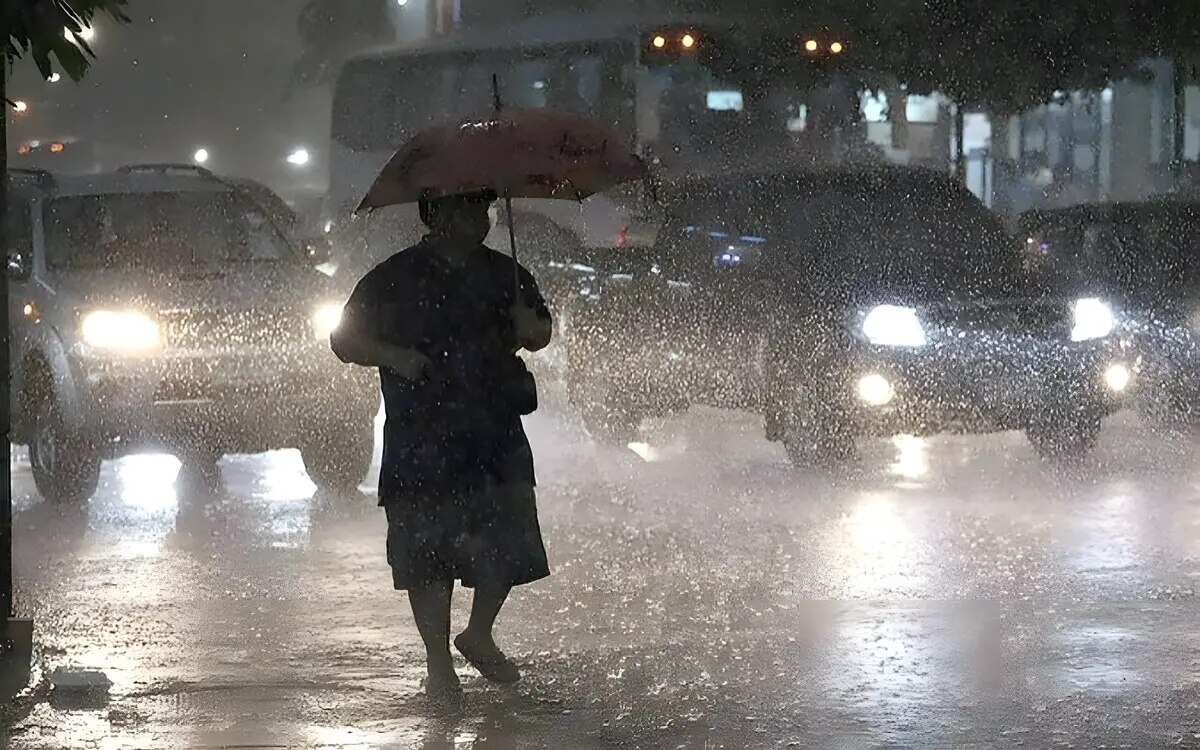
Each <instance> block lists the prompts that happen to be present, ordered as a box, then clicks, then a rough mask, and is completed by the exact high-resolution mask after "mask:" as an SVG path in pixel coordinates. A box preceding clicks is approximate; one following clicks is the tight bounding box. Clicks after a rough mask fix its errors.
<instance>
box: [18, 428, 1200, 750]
mask: <svg viewBox="0 0 1200 750" xmlns="http://www.w3.org/2000/svg"><path fill="white" fill-rule="evenodd" d="M530 434H531V438H532V440H533V442H534V448H535V451H536V454H537V457H538V462H539V474H540V480H541V488H540V506H541V512H542V519H543V528H544V531H545V536H546V540H547V544H548V547H549V549H550V552H551V555H552V563H553V565H554V569H555V575H554V576H553V577H552V578H551V579H549V580H547V581H544V582H541V583H538V584H536V585H534V586H530V587H526V588H524V589H522V590H520V591H518V592H517V593H516V594H515V595H514V598H513V600H512V601H511V604H510V606H509V607H508V609H507V610H506V611H505V614H504V615H503V617H502V632H501V633H500V639H501V643H502V644H503V645H506V646H507V647H508V648H509V650H510V652H511V653H512V654H513V655H514V656H516V657H517V658H518V659H519V660H520V661H522V662H524V663H525V664H526V665H527V679H526V680H525V682H523V683H522V684H521V685H520V686H518V687H516V688H513V689H496V688H492V687H490V686H487V685H485V684H483V683H482V682H481V681H479V679H478V678H477V677H475V676H474V674H473V672H471V670H470V669H469V668H467V667H465V666H464V667H463V668H462V674H463V675H464V677H465V678H466V680H467V690H468V697H469V709H468V712H467V714H466V715H465V716H463V717H460V718H457V719H445V718H438V717H434V716H430V715H428V714H427V713H426V712H425V709H424V707H423V704H422V703H421V701H420V700H419V699H418V698H417V697H416V695H417V691H418V685H419V680H420V678H421V669H420V665H421V663H422V660H421V657H420V653H421V652H420V646H419V642H418V640H417V638H416V634H415V632H414V630H413V628H412V626H411V624H410V622H409V620H408V614H407V604H406V602H405V601H404V599H403V597H402V596H401V595H400V594H397V593H395V592H392V591H390V586H389V584H390V580H389V575H388V571H387V569H386V566H385V565H384V562H383V554H382V549H383V520H382V514H381V512H380V511H379V510H378V509H377V508H375V507H374V497H373V493H372V492H369V491H367V490H364V492H363V493H362V495H361V496H358V497H351V498H327V497H314V496H313V492H314V490H313V487H312V485H311V484H310V483H309V482H308V480H307V479H306V477H305V475H304V473H303V469H302V467H301V464H300V460H299V457H298V455H296V454H294V453H288V452H284V453H278V454H271V455H267V456H258V457H237V458H233V459H227V460H226V461H225V462H224V464H223V466H222V469H223V475H224V476H223V488H222V489H220V490H216V491H205V490H202V489H195V488H189V487H188V485H187V483H186V482H177V477H176V474H177V472H178V463H177V462H176V461H175V459H173V458H171V457H167V456H143V457H136V458H130V459H126V460H124V461H120V462H117V463H113V464H107V465H106V467H105V472H104V479H103V484H104V486H103V490H102V494H101V495H100V496H99V497H97V498H96V499H95V500H93V501H92V502H91V503H90V505H88V506H87V507H85V508H81V509H76V510H72V509H65V508H60V507H54V506H51V505H49V504H47V503H45V502H43V501H42V500H41V499H40V498H38V497H37V495H36V494H35V493H34V491H33V488H32V482H31V480H30V477H29V474H28V468H27V467H24V466H21V465H19V464H18V465H17V466H16V467H15V471H16V476H17V478H16V487H17V496H18V507H17V517H16V537H17V558H18V559H17V576H18V581H19V585H20V595H19V596H20V599H19V602H20V604H19V608H20V611H21V613H22V614H28V615H32V616H33V617H34V618H36V622H37V629H38V630H37V638H38V641H39V643H40V644H41V646H42V649H43V653H42V662H43V663H44V664H45V665H46V667H47V668H49V669H52V668H54V667H56V666H61V665H73V666H77V667H86V668H93V669H100V670H103V671H104V672H105V673H106V674H107V675H108V677H109V678H110V679H111V680H112V681H113V687H112V690H111V692H110V695H109V697H108V699H107V700H101V701H95V702H91V703H84V704H74V703H71V702H64V701H62V700H50V701H45V702H42V703H39V704H38V705H37V706H36V707H35V708H34V709H33V710H32V712H31V713H30V714H29V715H28V716H26V717H25V718H23V719H22V720H21V721H20V722H19V723H17V724H16V726H14V727H12V728H11V734H10V739H9V744H10V746H12V747H16V748H29V749H30V750H33V749H39V750H40V749H41V748H46V749H50V748H65V747H89V748H91V747H94V748H110V747H111V748H118V747H119V748H127V747H138V748H185V747H204V748H215V747H247V746H253V747H304V748H309V747H320V748H376V747H389V748H391V747H395V748H408V747H416V748H471V747H501V748H504V747H543V746H545V747H555V748H591V747H630V748H635V747H636V748H646V747H687V748H693V747H694V748H709V747H730V748H739V747H748V746H755V747H758V746H762V747H831V748H858V747H875V746H908V747H938V746H951V745H952V746H956V747H971V746H976V747H984V746H989V747H990V746H1013V747H1016V746H1027V747H1042V746H1063V747H1066V746H1075V747H1096V746H1101V745H1107V746H1112V747H1116V746H1130V747H1145V746H1163V745H1182V746H1185V747H1186V746H1194V747H1200V648H1198V646H1200V633H1198V632H1197V627H1196V624H1197V622H1200V618H1198V617H1197V615H1198V614H1200V612H1198V611H1197V603H1196V597H1195V589H1196V586H1197V579H1198V575H1200V489H1198V481H1200V449H1198V448H1197V446H1196V445H1195V444H1193V442H1192V440H1191V439H1190V438H1180V437H1174V438H1160V437H1159V436H1157V435H1155V434H1153V433H1151V432H1150V431H1148V430H1147V429H1145V428H1143V427H1141V426H1140V425H1138V424H1137V423H1136V422H1135V421H1133V420H1131V419H1126V418H1118V419H1117V421H1116V422H1115V423H1112V424H1110V425H1109V428H1108V429H1107V431H1106V434H1105V438H1104V441H1103V444H1102V446H1101V450H1100V453H1099V455H1098V456H1097V457H1096V459H1095V460H1094V461H1092V462H1090V463H1089V464H1087V465H1086V466H1083V467H1080V468H1076V469H1072V470H1069V471H1068V470H1061V469H1060V470H1053V469H1050V468H1047V467H1046V466H1045V465H1043V464H1041V463H1040V462H1039V461H1038V460H1037V459H1036V458H1035V457H1034V456H1033V455H1032V453H1031V451H1030V450H1029V448H1028V447H1027V446H1026V444H1025V443H1024V441H1023V439H1022V438H1021V437H1020V436H1019V435H1015V434H1011V435H1000V436H995V437H989V438H957V437H955V438H939V439H935V440H929V441H922V440H917V439H900V440H897V441H894V442H887V441H881V442H878V443H875V444H872V445H870V446H869V447H868V448H867V449H866V450H865V456H864V459H863V468H862V469H861V470H860V471H857V472H856V473H855V474H854V475H852V476H842V477H829V476H823V475H820V474H811V473H803V472H798V471H796V470H793V469H791V468H790V467H789V466H788V465H787V462H786V459H785V457H784V455H783V452H782V450H781V449H778V448H776V447H775V446H771V445H769V444H767V443H765V442H764V441H763V440H762V439H761V437H760V436H759V435H760V428H759V426H758V425H757V424H756V423H755V422H754V421H753V420H751V419H749V418H745V417H742V416H739V415H735V414H728V413H721V412H713V411H697V412H693V413H691V414H689V415H687V416H685V417H682V418H680V419H676V420H672V421H670V422H668V423H666V424H665V425H660V426H658V427H656V428H655V429H654V430H653V431H652V432H651V435H650V437H649V438H648V440H647V444H645V445H637V446H634V448H635V449H636V450H616V449H611V448H597V447H596V446H594V445H592V444H591V443H590V441H588V440H587V439H586V438H585V437H583V436H582V434H581V433H580V432H579V431H578V430H577V429H575V428H574V427H572V426H571V425H570V424H569V422H568V421H567V420H565V419H562V418H560V417H558V416H556V415H554V414H542V415H539V416H537V417H535V418H534V419H532V420H531V421H530ZM466 603H467V600H466V598H465V597H460V598H459V599H458V600H457V602H456V617H457V618H458V619H459V620H460V621H461V620H462V619H463V618H464V615H465V606H466Z"/></svg>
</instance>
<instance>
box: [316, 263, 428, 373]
mask: <svg viewBox="0 0 1200 750" xmlns="http://www.w3.org/2000/svg"><path fill="white" fill-rule="evenodd" d="M384 287H385V284H384V281H383V278H382V273H381V272H380V271H379V269H376V270H374V271H371V272H370V273H368V274H367V275H366V276H364V277H363V279H362V281H360V282H358V286H357V287H355V289H354V293H353V294H351V295H350V300H349V301H348V302H347V303H346V307H345V309H344V310H343V312H342V320H341V322H340V323H339V324H338V327H337V328H335V329H334V331H333V333H332V334H330V336H329V346H330V348H331V349H333V353H334V354H335V355H337V358H338V359H340V360H341V361H343V362H345V363H346V364H353V365H360V366H362V367H378V368H384V369H388V370H391V371H392V372H395V373H396V374H397V375H399V376H401V377H403V378H407V379H409V380H417V379H419V378H421V377H422V376H423V375H424V374H425V369H426V368H427V367H428V366H429V364H430V360H429V358H428V357H426V356H425V355H424V354H422V353H421V352H419V351H417V350H416V349H412V348H409V347H405V346H399V345H397V344H393V343H391V342H388V341H386V340H384V338H383V337H382V336H381V335H380V333H379V332H380V330H381V329H382V328H383V327H384V326H386V325H389V324H390V321H388V320H387V319H386V317H385V316H384V315H383V314H382V309H383V305H382V304H381V302H382V298H383V296H384V294H383V292H385V291H386V290H385V288H384Z"/></svg>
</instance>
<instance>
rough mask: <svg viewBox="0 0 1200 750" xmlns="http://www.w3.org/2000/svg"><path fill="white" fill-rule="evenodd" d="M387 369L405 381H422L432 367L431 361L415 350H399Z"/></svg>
mask: <svg viewBox="0 0 1200 750" xmlns="http://www.w3.org/2000/svg"><path fill="white" fill-rule="evenodd" d="M391 359H392V363H391V365H389V366H388V369H389V370H391V371H392V372H394V373H396V375H398V376H400V377H402V378H404V379H405V380H412V381H417V380H423V379H424V378H425V376H426V374H427V373H428V372H429V368H430V367H431V366H432V365H433V360H431V359H430V358H429V357H426V356H425V355H424V354H422V353H421V352H419V351H417V350H415V349H399V350H397V351H396V354H395V356H393V357H392V358H391Z"/></svg>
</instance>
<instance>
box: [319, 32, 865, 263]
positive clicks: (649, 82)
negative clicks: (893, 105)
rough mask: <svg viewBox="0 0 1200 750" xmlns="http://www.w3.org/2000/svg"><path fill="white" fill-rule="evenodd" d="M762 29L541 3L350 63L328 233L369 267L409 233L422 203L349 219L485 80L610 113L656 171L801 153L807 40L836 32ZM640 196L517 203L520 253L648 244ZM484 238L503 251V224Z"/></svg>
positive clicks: (489, 90) (474, 107)
mask: <svg viewBox="0 0 1200 750" xmlns="http://www.w3.org/2000/svg"><path fill="white" fill-rule="evenodd" d="M765 28H773V27H770V26H756V27H755V28H745V27H741V28H739V27H738V26H737V25H735V24H732V23H727V22H725V21H723V20H722V19H720V18H717V17H712V16H705V17H687V18H682V17H674V18H665V19H661V18H659V19H646V18H634V17H630V16H619V15H599V14H579V13H570V14H558V15H555V14H548V15H543V16H537V17H533V18H530V19H528V20H525V21H523V22H519V23H515V24H512V25H509V26H505V27H498V28H488V29H472V30H466V31H463V32H461V33H459V34H458V35H456V36H453V37H449V38H445V39H441V40H438V41H435V42H431V43H428V44H425V45H422V46H416V47H413V46H409V47H405V48H402V49H388V50H382V51H376V52H370V53H367V54H364V55H361V56H359V57H356V58H352V59H350V60H348V61H347V62H346V63H345V64H344V66H343V68H342V70H341V72H340V75H339V77H338V79H337V82H336V85H335V90H334V95H333V107H332V121H331V136H332V143H331V147H330V189H329V194H328V196H327V201H326V208H325V211H326V216H325V226H326V228H327V229H331V228H337V229H340V230H344V231H336V230H335V244H336V245H339V246H341V247H343V248H344V249H345V251H347V252H350V250H349V248H350V247H351V246H353V247H356V248H357V249H358V251H359V252H366V254H367V256H368V258H369V259H370V260H372V261H374V262H377V261H378V260H379V259H381V257H383V256H384V255H386V253H387V252H390V251H392V250H394V249H395V248H397V247H404V246H405V245H406V244H407V243H409V242H411V241H413V240H415V239H416V238H417V237H418V236H419V234H420V227H419V225H418V223H417V220H416V211H415V210H412V209H407V210H406V209H400V210H396V209H384V210H382V211H377V212H373V213H372V215H370V216H368V217H360V218H359V219H357V220H354V221H349V217H350V216H351V215H352V213H353V211H354V209H355V207H356V206H357V205H358V203H359V201H360V200H361V199H362V197H363V195H365V194H366V192H367V190H368V188H369V187H370V185H371V182H372V181H373V179H374V178H375V176H376V175H377V174H378V173H379V171H380V170H381V169H382V167H383V165H384V164H385V163H386V162H387V160H388V159H389V157H390V156H391V155H392V153H393V152H394V150H395V149H396V148H397V147H398V146H399V145H400V144H402V143H403V142H404V141H405V140H406V139H407V138H409V137H411V135H412V134H413V133H415V132H417V131H419V130H421V129H422V128H425V127H428V126H430V125H433V124H435V123H438V122H443V121H447V120H455V119H459V118H463V117H468V116H471V115H478V114H480V113H484V112H487V111H488V110H489V109H490V108H491V107H492V106H493V84H492V80H493V76H497V77H498V79H499V84H500V94H501V98H502V100H503V102H504V105H505V106H512V107H522V108H551V109H557V110H561V111H567V112H576V113H581V114H586V115H588V116H590V117H592V118H594V119H597V120H599V121H601V122H603V123H604V124H605V125H606V126H607V127H609V128H610V129H611V130H612V132H613V133H615V134H617V136H618V137H620V138H622V139H623V140H625V141H626V142H628V143H629V144H630V145H631V146H632V147H633V148H634V149H636V152H637V153H639V154H640V155H642V156H643V157H644V158H645V159H646V160H647V162H648V163H649V164H650V166H651V170H652V172H653V173H654V174H655V176H656V178H657V179H661V180H670V179H672V178H673V177H676V176H684V175H693V174H696V173H698V172H699V173H705V172H710V171H713V170H721V169H728V168H732V167H737V166H741V167H747V166H750V167H752V166H754V165H763V164H775V165H779V164H780V163H781V160H787V159H789V158H794V157H795V149H794V148H793V146H794V144H793V142H792V141H791V140H790V138H789V136H790V135H791V133H790V130H789V124H790V123H793V122H794V121H795V119H796V117H797V115H798V113H799V112H800V111H801V110H802V109H803V92H804V91H805V89H806V88H808V87H809V86H810V85H811V81H812V79H813V76H814V71H815V69H816V66H814V65H812V62H813V58H814V55H813V52H814V50H815V49H816V48H817V47H819V49H820V50H828V49H830V48H831V47H832V49H833V50H834V51H836V52H838V53H840V52H841V51H842V48H843V42H841V41H835V42H830V41H829V40H828V39H822V38H820V35H813V36H809V37H806V36H805V35H803V34H802V33H790V32H788V31H785V30H779V29H774V30H773V31H771V32H767V31H764V29H765ZM784 163H786V161H785V162H784ZM646 192H647V191H645V190H643V189H642V188H641V186H636V185H635V186H629V187H627V188H625V189H617V190H614V191H611V192H609V193H605V194H602V195H599V196H594V197H592V198H590V199H588V200H586V201H584V202H583V203H582V204H574V203H571V202H567V201H535V200H521V201H516V202H515V205H514V214H515V215H516V216H515V217H514V218H515V220H516V224H515V226H516V228H517V229H518V239H519V243H520V244H521V246H522V248H523V249H526V248H527V249H526V252H527V253H528V254H527V255H526V256H525V258H526V259H528V260H531V261H532V263H533V264H534V265H537V264H538V262H539V261H541V260H545V255H546V253H549V252H552V251H554V250H555V249H559V248H564V247H565V248H581V249H584V250H596V249H604V248H613V247H619V246H625V245H645V244H649V243H650V242H651V241H652V240H653V233H654V231H655V229H656V226H655V222H654V220H653V218H652V215H651V213H650V211H649V210H648V208H647V205H646V204H647V201H646ZM503 220H504V219H502V221H503ZM492 240H494V243H493V242H492ZM489 242H490V243H491V244H493V246H494V247H497V248H504V247H507V244H508V243H507V236H506V232H505V231H497V232H495V233H494V237H493V238H491V239H490V240H489Z"/></svg>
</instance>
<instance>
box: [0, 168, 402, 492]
mask: <svg viewBox="0 0 1200 750" xmlns="http://www.w3.org/2000/svg"><path fill="white" fill-rule="evenodd" d="M10 177H11V182H10V188H9V207H8V210H9V214H8V216H9V220H8V221H9V226H8V227H6V232H5V235H4V236H5V238H6V239H7V241H8V245H9V246H8V248H7V251H8V274H9V281H10V295H11V310H10V315H11V316H12V322H13V326H12V331H13V341H12V348H11V352H12V357H11V363H12V394H13V399H12V411H13V429H14V435H15V439H16V442H18V443H23V444H28V445H29V452H30V463H31V464H32V468H33V476H34V480H35V482H36V484H37V487H38V490H39V491H40V492H41V493H42V495H43V496H45V497H47V498H49V499H52V500H62V501H78V500H82V499H86V498H87V497H89V496H90V495H92V494H93V492H94V491H95V488H96V485H97V481H98V479H97V478H98V472H99V467H100V462H101V460H102V459H105V458H113V457H117V456H121V455H124V454H128V453H132V452H135V451H138V450H141V449H144V448H145V447H146V446H148V445H164V446H165V447H168V448H170V449H174V450H176V451H178V452H179V454H180V456H181V457H182V458H183V460H184V462H185V465H186V466H189V467H194V468H198V469H200V470H202V471H204V472H206V473H212V472H215V467H216V461H217V459H219V458H220V456H221V455H222V454H225V453H250V452H258V451H265V450H270V449H277V448H299V449H300V451H301V454H302V455H303V457H304V461H305V464H306V466H307V467H308V470H309V474H310V476H311V477H312V478H313V480H314V481H315V482H316V483H317V485H318V486H319V487H322V488H327V489H331V490H344V489H347V488H349V487H352V486H357V485H358V483H359V482H360V481H361V480H362V479H363V478H364V477H365V474H366V471H367V469H368V467H369V464H370V460H371V455H372V448H373V438H374V416H375V414H376V412H377V410H378V405H379V396H378V392H377V389H376V387H375V384H374V380H373V378H371V377H370V376H369V374H360V373H354V372H353V371H352V370H350V369H348V368H345V367H342V366H340V364H339V363H338V362H337V360H336V358H334V357H333V355H332V354H331V353H330V352H329V345H328V336H329V333H330V331H331V330H332V329H333V328H334V327H335V326H336V325H337V323H338V319H339V317H340V315H341V304H342V300H341V299H339V298H338V296H336V294H335V292H334V291H333V289H332V286H331V284H330V281H329V279H328V278H327V277H325V276H323V275H322V274H320V273H318V272H317V271H315V270H314V269H313V268H312V263H311V260H312V259H311V258H309V257H307V256H306V255H305V254H304V253H303V252H302V251H301V250H300V249H299V248H298V247H296V245H295V244H294V243H293V242H291V241H289V240H288V239H287V238H286V237H285V235H284V234H283V232H281V231H280V229H279V227H277V226H276V225H275V224H274V223H273V222H272V221H271V220H270V217H269V215H268V214H267V212H265V211H264V210H263V208H262V207H261V206H260V205H259V204H258V203H257V202H256V201H254V200H252V199H251V198H250V197H249V196H247V194H246V193H245V191H244V190H241V189H239V188H238V187H237V186H235V185H233V184H232V183H230V182H227V181H225V180H222V179H220V178H217V177H215V176H213V175H210V174H208V173H202V172H199V171H189V170H187V169H186V168H181V169H178V170H176V169H165V168H147V169H139V168H130V169H126V170H122V171H119V172H115V173H111V174H99V175H89V176H78V177H65V176H64V177H53V176H51V175H49V174H46V173H28V172H27V173H22V172H19V171H14V172H11V173H10Z"/></svg>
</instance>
